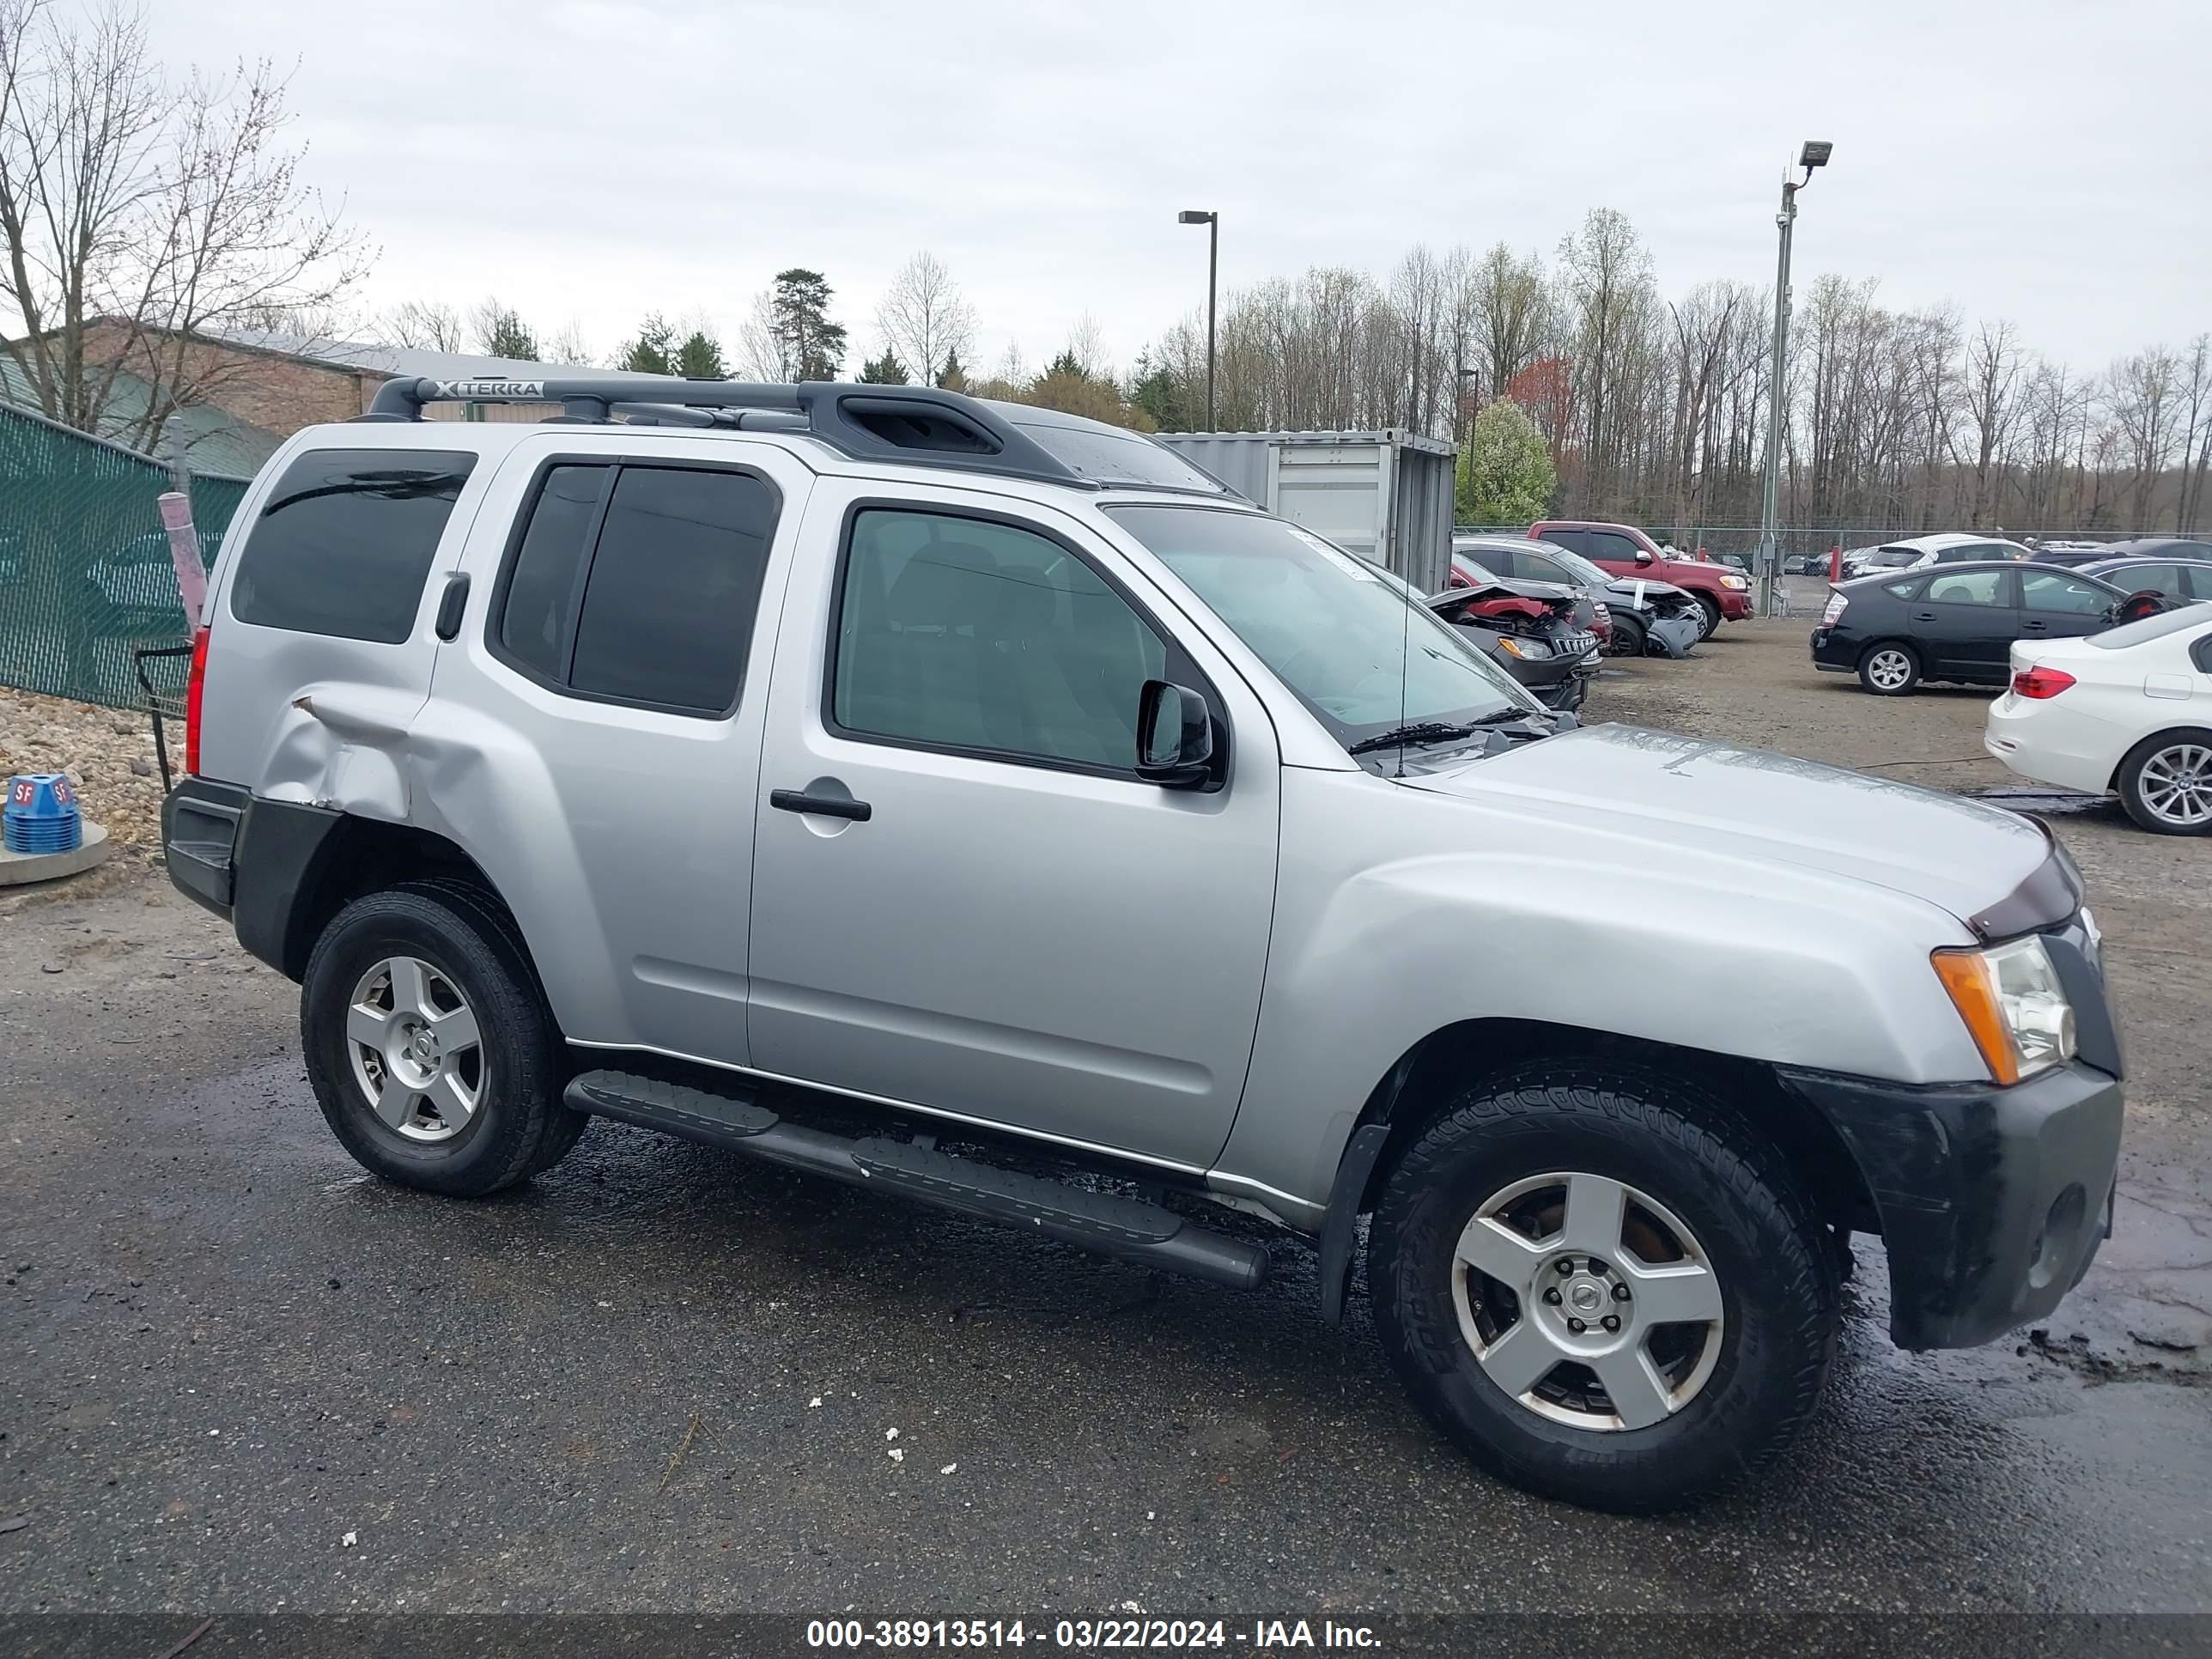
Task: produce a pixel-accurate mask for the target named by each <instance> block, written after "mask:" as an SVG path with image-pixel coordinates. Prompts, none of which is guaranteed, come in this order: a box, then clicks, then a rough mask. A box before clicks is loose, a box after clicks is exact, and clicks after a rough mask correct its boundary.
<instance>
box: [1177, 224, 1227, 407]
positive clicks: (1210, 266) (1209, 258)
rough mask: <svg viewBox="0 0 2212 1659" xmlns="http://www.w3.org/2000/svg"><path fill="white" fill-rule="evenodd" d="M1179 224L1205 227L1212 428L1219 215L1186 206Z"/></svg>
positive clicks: (1208, 391)
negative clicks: (1215, 289) (1215, 286)
mask: <svg viewBox="0 0 2212 1659" xmlns="http://www.w3.org/2000/svg"><path fill="white" fill-rule="evenodd" d="M1176 223H1177V224H1179V225H1204V226H1205V227H1206V430H1207V431H1208V432H1211V431H1212V430H1213V298H1214V280H1215V278H1216V277H1217V276H1218V274H1219V273H1220V270H1221V216H1220V215H1219V214H1218V213H1208V212H1201V211H1200V210H1198V209H1196V208H1186V209H1184V210H1183V211H1182V212H1181V213H1178V214H1177V215H1176Z"/></svg>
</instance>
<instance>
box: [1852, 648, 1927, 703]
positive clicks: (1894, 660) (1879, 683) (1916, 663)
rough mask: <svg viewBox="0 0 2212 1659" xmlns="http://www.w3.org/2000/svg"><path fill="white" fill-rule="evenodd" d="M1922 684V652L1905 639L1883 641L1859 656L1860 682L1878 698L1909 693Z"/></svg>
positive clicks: (1908, 694)
mask: <svg viewBox="0 0 2212 1659" xmlns="http://www.w3.org/2000/svg"><path fill="white" fill-rule="evenodd" d="M1859 684H1860V685H1861V686H1863V688H1864V689H1865V690H1869V691H1871V692H1872V693H1873V694H1874V695H1875V696H1877V697H1903V696H1910V695H1911V693H1912V691H1913V690H1914V689H1915V688H1916V687H1917V686H1918V685H1919V684H1920V653H1918V652H1917V651H1915V650H1914V649H1913V648H1912V647H1911V646H1909V645H1907V644H1905V641H1903V640H1881V641H1877V642H1876V643H1875V644H1873V645H1870V646H1869V647H1867V648H1866V651H1865V652H1864V653H1863V654H1862V655H1861V656H1860V658H1859Z"/></svg>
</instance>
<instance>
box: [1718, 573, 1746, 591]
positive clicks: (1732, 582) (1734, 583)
mask: <svg viewBox="0 0 2212 1659" xmlns="http://www.w3.org/2000/svg"><path fill="white" fill-rule="evenodd" d="M1721 586H1723V587H1727V588H1733V589H1734V590H1735V591H1736V592H1739V593H1740V592H1742V591H1743V590H1744V589H1745V588H1747V587H1749V586H1751V584H1750V583H1749V582H1747V581H1746V580H1744V579H1743V578H1742V577H1741V576H1723V577H1722V578H1721Z"/></svg>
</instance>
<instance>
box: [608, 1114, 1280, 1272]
mask: <svg viewBox="0 0 2212 1659" xmlns="http://www.w3.org/2000/svg"><path fill="white" fill-rule="evenodd" d="M566 1100H567V1103H568V1108H569V1109H570V1110H572V1111H578V1112H588V1113H592V1114H593V1115H597V1116H600V1117H613V1118H620V1119H621V1120H622V1121H623V1122H625V1123H635V1124H638V1125H640V1126H641V1127H645V1128H648V1129H659V1130H662V1131H664V1132H665V1133H669V1134H672V1135H678V1136H680V1137H682V1138H683V1139H686V1140H696V1141H699V1142H702V1144H704V1145H706V1146H720V1147H721V1148H723V1149H724V1150H725V1151H726V1152H737V1153H739V1154H741V1155H742V1156H744V1157H746V1158H758V1159H760V1160H761V1161H762V1162H763V1163H765V1164H782V1165H784V1166H786V1167H787V1168H789V1169H795V1170H811V1171H813V1172H814V1173H815V1174H817V1175H824V1176H829V1177H830V1178H831V1179H832V1180H835V1181H842V1182H846V1183H847V1184H848V1186H854V1187H868V1188H874V1189H875V1190H878V1191H880V1192H888V1193H894V1194H897V1195H898V1196H899V1197H901V1198H908V1199H912V1200H914V1201H915V1203H917V1204H928V1205H933V1206H935V1207H936V1208H938V1209H940V1210H952V1211H956V1212H958V1213H960V1214H962V1215H971V1216H976V1217H979V1218H982V1219H984V1220H987V1221H997V1222H1003V1223H1004V1224H1006V1225H1008V1226H1012V1227H1020V1228H1024V1229H1027V1230H1030V1231H1036V1232H1039V1233H1042V1234H1043V1235H1044V1236H1045V1237H1048V1238H1056V1239H1058V1240H1060V1242H1061V1243H1065V1244H1073V1245H1075V1246H1077V1247H1078V1248H1079V1249H1086V1250H1095V1251H1097V1252H1098V1253H1099V1254H1101V1255H1112V1256H1119V1257H1121V1258H1122V1259H1123V1260H1125V1261H1137V1262H1142V1263H1144V1264H1145V1265H1146V1266H1147V1267H1158V1268H1159V1269H1161V1270H1162V1271H1164V1272H1167V1273H1188V1274H1190V1275H1191V1276H1193V1277H1194V1278H1198V1279H1206V1280H1209V1281H1211V1282H1212V1283H1213V1284H1216V1285H1227V1286H1228V1287H1229V1288H1231V1290H1238V1291H1249V1290H1251V1289H1253V1288H1254V1287H1255V1286H1256V1285H1259V1283H1260V1282H1261V1280H1262V1279H1265V1278H1266V1277H1267V1250H1266V1249H1264V1248H1263V1247H1262V1246H1261V1245H1258V1244H1255V1243H1249V1242H1248V1241H1246V1240H1243V1239H1240V1238H1231V1237H1228V1236H1227V1235H1225V1234H1223V1233H1217V1232H1212V1231H1209V1230H1207V1229H1206V1228H1204V1227H1200V1226H1198V1225H1194V1223H1192V1222H1189V1221H1186V1220H1185V1219H1184V1218H1182V1217H1181V1216H1179V1215H1177V1214H1176V1212H1174V1211H1172V1210H1170V1209H1167V1208H1164V1206H1160V1205H1158V1204H1148V1203H1146V1202H1145V1201H1144V1200H1140V1199H1134V1198H1123V1197H1121V1196H1120V1195H1118V1194H1111V1193H1094V1192H1087V1191H1085V1189H1083V1188H1079V1187H1072V1186H1069V1185H1068V1184H1067V1183H1066V1182H1060V1181H1052V1180H1048V1179H1047V1178H1045V1177H1043V1176H1032V1175H1023V1174H1021V1173H1019V1172H1018V1171H1016V1170H1002V1169H1000V1168H998V1167H997V1166H996V1165H994V1164H980V1163H978V1162H976V1161H975V1159H973V1158H955V1157H953V1156H952V1155H951V1154H950V1153H948V1152H938V1151H937V1150H935V1149H934V1148H933V1147H927V1146H916V1145H915V1144H913V1143H912V1142H910V1141H904V1140H893V1139H890V1138H889V1137H888V1136H882V1135H870V1136H866V1137H864V1138H861V1139H850V1138H848V1137H846V1136H843V1135H833V1134H825V1133H823V1132H822V1131H820V1130H818V1129H810V1128H807V1127H804V1126H803V1125H800V1124H796V1123H789V1122H787V1121H784V1120H783V1119H782V1118H780V1117H778V1116H777V1115H775V1113H774V1112H772V1111H770V1110H769V1109H767V1108H766V1107H764V1106H762V1105H759V1104H757V1103H755V1102H754V1101H753V1099H752V1098H751V1097H750V1096H749V1095H745V1094H720V1093H714V1092H709V1091H707V1090H703V1089H692V1088H687V1087H685V1086H684V1085H681V1084H674V1083H659V1082H655V1081H653V1079H648V1078H641V1077H635V1076H632V1075H630V1074H629V1073H625V1072H586V1073H584V1074H583V1075H582V1076H581V1077H579V1078H578V1079H576V1080H575V1081H574V1082H573V1083H571V1084H570V1085H568V1093H567V1096H566Z"/></svg>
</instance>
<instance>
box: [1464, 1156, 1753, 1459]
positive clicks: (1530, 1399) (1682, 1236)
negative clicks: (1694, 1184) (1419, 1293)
mask: <svg viewBox="0 0 2212 1659" xmlns="http://www.w3.org/2000/svg"><path fill="white" fill-rule="evenodd" d="M1452 1295H1453V1301H1454V1303H1455V1306H1456V1309H1457V1312H1458V1316H1459V1325H1460V1334H1461V1335H1462V1337H1463V1338H1464V1339H1465V1340H1466V1341H1467V1344H1468V1347H1469V1348H1470V1349H1471V1350H1472V1351H1473V1352H1474V1358H1475V1360H1476V1363H1477V1364H1480V1366H1481V1367H1482V1369H1483V1370H1484V1372H1485V1373H1486V1375H1487V1376H1489V1378H1490V1380H1491V1381H1492V1382H1493V1383H1496V1384H1497V1385H1498V1387H1499V1388H1500V1389H1503V1390H1504V1392H1505V1393H1506V1395H1508V1396H1509V1397H1510V1398H1511V1399H1513V1400H1515V1401H1518V1402H1519V1403H1520V1404H1521V1405H1522V1407H1525V1408H1526V1409H1528V1410H1529V1411H1531V1412H1534V1413H1536V1414H1537V1415H1538V1416H1540V1417H1544V1418H1547V1419H1551V1420H1552V1421H1553V1422H1555V1423H1562V1424H1565V1425H1570V1426H1571V1427H1574V1428H1579V1429H1591V1430H1596V1431H1620V1430H1626V1429H1644V1428H1650V1427H1651V1426H1652V1425H1654V1424H1657V1423H1662V1422H1664V1421H1665V1420H1666V1419H1668V1418H1669V1417H1670V1416H1672V1415H1673V1414H1674V1413H1676V1412H1678V1411H1680V1410H1681V1409H1682V1407H1685V1406H1686V1405H1688V1404H1689V1403H1690V1401H1692V1400H1694V1399H1696V1398H1697V1396H1698V1395H1699V1392H1700V1391H1701V1390H1703V1389H1704V1388H1705V1384H1706V1383H1707V1382H1708V1381H1710V1380H1711V1376H1712V1374H1713V1367H1714V1365H1715V1364H1716V1363H1717V1361H1718V1359H1719V1358H1720V1352H1721V1334H1722V1328H1723V1310H1722V1302H1721V1287H1720V1279H1719V1277H1718V1275H1717V1273H1715V1272H1714V1269H1713V1266H1712V1263H1711V1260H1710V1259H1709V1258H1708V1257H1707V1256H1706V1255H1705V1250H1704V1249H1703V1248H1702V1247H1701V1246H1700V1245H1699V1242H1698V1240H1697V1238H1696V1237H1695V1236H1694V1235H1692V1232H1691V1231H1690V1230H1689V1228H1688V1227H1686V1225H1683V1223H1682V1221H1681V1220H1680V1218H1678V1217H1677V1216H1675V1215H1674V1213H1673V1212H1671V1211H1669V1210H1668V1209H1667V1208H1666V1207H1665V1206H1662V1205H1661V1204H1660V1203H1659V1202H1658V1201H1657V1200H1656V1199H1654V1198H1652V1197H1650V1195H1649V1194H1645V1193H1643V1192H1639V1191H1638V1189H1637V1188H1633V1187H1631V1186H1629V1185H1627V1184H1626V1182H1620V1181H1615V1180H1612V1179H1610V1178H1609V1177H1607V1176H1599V1175H1592V1174H1588V1173H1582V1172H1565V1171H1562V1172H1559V1173H1554V1174H1549V1175H1540V1176H1530V1177H1528V1179H1526V1180H1523V1181H1516V1182H1514V1183H1513V1184H1512V1185H1510V1186H1509V1187H1506V1188H1503V1189H1502V1190H1500V1191H1499V1192H1498V1193H1496V1194H1492V1196H1491V1197H1490V1198H1489V1199H1487V1200H1485V1201H1484V1202H1483V1203H1482V1204H1481V1205H1480V1206H1479V1207H1478V1208H1477V1209H1476V1211H1475V1212H1474V1217H1473V1218H1471V1219H1470V1220H1469V1221H1468V1224H1467V1226H1466V1227H1465V1228H1464V1229H1463V1230H1462V1232H1461V1234H1460V1237H1459V1242H1458V1243H1457V1245H1456V1246H1455V1249H1454V1250H1453V1260H1452Z"/></svg>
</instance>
